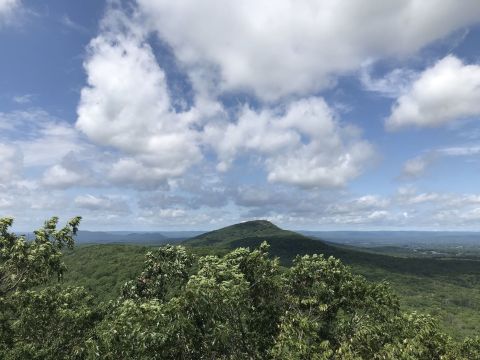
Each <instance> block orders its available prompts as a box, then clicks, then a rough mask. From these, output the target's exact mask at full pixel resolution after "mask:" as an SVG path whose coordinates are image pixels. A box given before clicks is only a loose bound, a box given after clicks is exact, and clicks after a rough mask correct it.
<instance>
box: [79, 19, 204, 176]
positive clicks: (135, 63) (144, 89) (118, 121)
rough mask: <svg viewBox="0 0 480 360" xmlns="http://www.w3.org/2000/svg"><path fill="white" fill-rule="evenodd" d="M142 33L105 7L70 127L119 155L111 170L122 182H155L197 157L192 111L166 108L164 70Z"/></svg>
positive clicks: (183, 168)
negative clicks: (99, 30)
mask: <svg viewBox="0 0 480 360" xmlns="http://www.w3.org/2000/svg"><path fill="white" fill-rule="evenodd" d="M119 23H120V24H119ZM125 28H127V30H125ZM144 36H145V34H144V33H143V32H142V30H141V29H140V28H138V27H137V25H136V24H135V23H134V22H133V20H131V19H128V18H125V15H124V14H122V13H121V12H118V11H116V12H115V11H113V10H111V11H110V13H109V15H108V16H107V18H106V19H105V20H104V24H103V30H102V32H101V33H100V35H99V36H97V37H96V38H95V39H93V40H92V41H91V43H90V45H89V48H88V54H89V55H88V58H87V60H86V62H85V64H84V66H85V70H86V72H87V82H88V86H86V87H85V88H83V90H82V92H81V99H80V104H79V106H78V120H77V123H76V126H77V128H78V129H79V130H81V131H82V132H83V133H85V134H86V135H87V136H88V137H89V138H90V139H91V140H92V141H94V142H95V143H97V144H100V145H104V146H109V147H112V148H114V149H116V150H118V151H120V152H121V154H123V155H124V156H123V157H122V158H121V159H120V160H119V161H118V162H117V163H116V164H114V165H113V169H112V174H111V176H112V177H113V178H114V179H117V180H119V181H122V182H128V181H132V182H136V181H143V180H142V179H145V181H147V182H151V181H156V182H161V181H164V180H166V179H168V178H169V177H172V176H178V175H180V174H182V173H184V172H185V171H186V170H187V169H188V168H189V167H190V166H191V165H192V164H194V163H196V162H198V161H199V160H200V159H201V157H202V155H201V152H200V150H199V147H198V141H197V138H196V132H194V131H193V130H192V129H191V126H192V121H193V120H194V118H195V116H194V114H193V110H192V111H191V112H183V113H177V112H175V110H174V109H173V108H172V105H171V100H170V96H169V93H168V89H167V83H166V79H165V73H164V72H163V70H162V69H161V68H160V67H159V66H158V64H157V62H156V59H155V56H154V54H153V52H152V49H151V47H150V46H149V45H148V43H147V42H146V41H145V39H144ZM147 173H148V174H149V175H148V176H144V175H147Z"/></svg>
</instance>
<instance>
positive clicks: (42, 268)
mask: <svg viewBox="0 0 480 360" xmlns="http://www.w3.org/2000/svg"><path fill="white" fill-rule="evenodd" d="M12 222H13V220H12V219H1V220H0V281H1V283H0V309H1V311H0V319H1V325H0V358H4V359H95V358H98V359H392V360H393V359H425V360H427V359H428V360H430V359H465V360H466V359H469V360H470V359H480V338H478V337H477V338H465V339H462V340H457V339H455V340H454V339H452V337H450V336H449V335H447V334H446V333H444V331H443V330H442V329H441V328H440V326H439V324H438V322H437V320H436V319H435V318H434V317H432V316H429V315H424V314H420V313H416V312H405V311H404V310H403V309H402V308H401V306H400V303H399V298H398V297H397V296H396V295H395V294H394V292H393V291H392V290H391V288H390V287H389V285H388V284H386V283H384V282H370V281H367V280H366V279H365V278H364V277H362V276H360V275H357V274H354V273H353V272H352V271H351V269H350V268H349V267H347V266H346V265H344V264H343V263H342V262H341V261H340V260H338V259H335V258H334V257H326V256H324V255H322V254H307V255H300V256H297V257H295V258H294V260H293V262H292V263H291V266H288V267H284V266H282V265H281V261H280V259H279V258H277V257H273V256H271V255H270V251H271V249H270V248H269V245H268V244H267V243H260V244H256V242H255V244H247V245H255V247H252V248H250V249H248V248H245V247H240V248H233V247H232V248H224V249H221V251H217V255H215V254H212V252H208V251H206V250H205V249H197V250H195V249H193V250H192V249H191V248H188V247H186V246H183V245H182V246H171V245H166V246H162V247H160V248H155V249H153V248H150V249H148V250H149V251H147V252H146V254H145V256H144V263H143V266H142V268H141V269H138V273H136V274H135V275H133V274H132V278H131V280H129V281H127V282H126V283H125V284H124V285H123V286H122V287H121V289H119V294H118V296H117V297H116V298H115V299H113V300H110V301H107V300H103V301H99V300H98V299H95V296H94V295H93V294H91V293H89V291H88V290H86V289H84V288H81V287H78V286H70V285H72V284H70V283H69V284H68V285H69V286H65V284H64V283H62V279H63V278H64V274H65V271H66V270H67V269H66V267H65V262H64V259H65V257H64V255H63V252H65V251H69V250H68V249H71V248H73V246H74V236H75V233H76V231H77V229H78V226H79V223H80V218H75V219H72V220H71V221H70V222H68V223H67V225H66V226H65V227H63V228H60V229H58V228H57V223H58V219H57V218H52V219H51V220H49V221H47V222H46V223H45V226H44V227H43V228H42V229H40V230H38V231H36V232H35V238H34V240H33V241H27V240H26V239H25V238H23V237H21V236H18V235H16V234H14V233H12V232H11V231H10V227H11V225H12ZM239 245H242V244H239ZM257 245H258V246H257ZM144 250H145V248H144V249H143V250H138V254H137V256H143V253H142V252H143V251H144ZM125 265H126V267H127V268H128V263H126V264H125ZM133 270H135V269H129V270H127V271H133ZM124 275H125V276H130V274H127V273H126V274H124ZM59 281H60V282H59Z"/></svg>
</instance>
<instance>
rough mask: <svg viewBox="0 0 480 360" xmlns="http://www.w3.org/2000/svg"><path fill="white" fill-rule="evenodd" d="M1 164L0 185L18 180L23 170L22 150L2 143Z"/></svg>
mask: <svg viewBox="0 0 480 360" xmlns="http://www.w3.org/2000/svg"><path fill="white" fill-rule="evenodd" d="M0 164H1V166H0V184H5V183H9V182H10V181H12V180H14V179H17V178H18V177H19V176H20V172H21V171H22V168H23V157H22V154H21V151H20V149H18V148H17V147H14V146H11V145H8V144H2V143H1V142H0Z"/></svg>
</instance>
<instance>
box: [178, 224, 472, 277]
mask: <svg viewBox="0 0 480 360" xmlns="http://www.w3.org/2000/svg"><path fill="white" fill-rule="evenodd" d="M263 241H266V242H267V243H268V244H269V245H270V253H271V254H273V255H275V256H278V257H279V258H280V260H281V261H282V263H283V264H288V263H290V262H291V260H292V259H294V258H295V256H297V255H306V254H323V255H325V256H326V257H329V256H334V257H336V258H338V259H340V260H342V261H343V262H344V263H346V264H349V265H352V266H361V267H377V268H382V269H384V270H388V271H390V272H396V273H408V274H416V275H431V274H436V275H441V274H448V275H450V274H452V273H458V274H473V273H475V274H478V273H479V272H480V262H479V261H478V260H477V261H475V260H460V259H438V260H437V259H423V258H402V257H394V256H389V255H383V254H375V253H370V252H366V251H362V250H360V249H358V250H357V249H354V248H353V247H351V246H343V245H340V244H333V243H330V242H326V241H323V240H321V239H318V238H314V239H313V238H310V237H308V236H305V235H302V234H299V233H296V232H293V231H289V230H283V229H281V228H279V227H278V226H276V225H274V224H272V223H271V222H269V221H266V220H254V221H247V222H243V223H239V224H235V225H231V226H227V227H224V228H221V229H218V230H214V231H210V232H207V233H205V234H202V235H199V236H195V237H193V238H191V239H188V240H186V241H184V242H183V244H185V245H187V246H192V247H204V248H207V249H208V248H212V249H226V250H230V249H234V248H237V247H250V248H255V247H258V246H259V245H260V244H261V243H262V242H263Z"/></svg>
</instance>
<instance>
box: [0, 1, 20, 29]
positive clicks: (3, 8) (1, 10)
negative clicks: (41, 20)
mask: <svg viewBox="0 0 480 360" xmlns="http://www.w3.org/2000/svg"><path fill="white" fill-rule="evenodd" d="M18 6H20V1H19V0H0V27H1V26H2V25H3V24H8V23H9V22H10V21H11V17H12V16H13V14H14V12H15V10H16V9H17V8H18Z"/></svg>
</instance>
